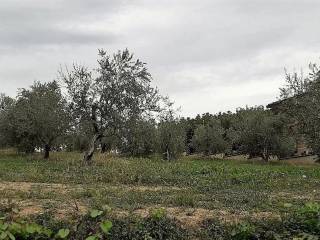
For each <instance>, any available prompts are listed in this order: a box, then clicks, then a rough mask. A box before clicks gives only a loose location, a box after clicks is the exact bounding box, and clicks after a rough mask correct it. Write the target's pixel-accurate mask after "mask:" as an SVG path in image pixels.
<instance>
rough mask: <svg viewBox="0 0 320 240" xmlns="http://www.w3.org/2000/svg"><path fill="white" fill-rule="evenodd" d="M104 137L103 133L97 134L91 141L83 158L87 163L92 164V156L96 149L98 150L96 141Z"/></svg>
mask: <svg viewBox="0 0 320 240" xmlns="http://www.w3.org/2000/svg"><path fill="white" fill-rule="evenodd" d="M101 138H102V135H101V134H95V135H94V136H93V137H92V139H91V142H90V145H89V149H88V150H87V151H86V152H85V154H84V156H83V160H84V162H85V163H86V164H88V165H90V164H91V163H92V157H93V154H94V151H95V150H96V143H97V142H98V141H99V140H100V139H101Z"/></svg>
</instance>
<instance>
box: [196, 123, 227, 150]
mask: <svg viewBox="0 0 320 240" xmlns="http://www.w3.org/2000/svg"><path fill="white" fill-rule="evenodd" d="M224 135H225V131H224V128H223V127H222V125H221V121H220V120H218V119H212V120H211V121H209V123H208V124H205V125H199V126H198V127H197V128H196V130H195V134H194V136H193V139H192V142H193V146H194V147H195V149H196V151H197V152H201V153H203V154H205V155H209V154H217V153H224V152H225V150H226V149H227V148H228V142H227V141H226V140H225V138H224Z"/></svg>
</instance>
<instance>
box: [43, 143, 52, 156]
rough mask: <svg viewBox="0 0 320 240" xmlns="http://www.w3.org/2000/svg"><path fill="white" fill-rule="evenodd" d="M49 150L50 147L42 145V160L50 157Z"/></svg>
mask: <svg viewBox="0 0 320 240" xmlns="http://www.w3.org/2000/svg"><path fill="white" fill-rule="evenodd" d="M50 150H51V147H50V145H49V144H45V145H44V156H43V157H44V159H48V158H49V155H50Z"/></svg>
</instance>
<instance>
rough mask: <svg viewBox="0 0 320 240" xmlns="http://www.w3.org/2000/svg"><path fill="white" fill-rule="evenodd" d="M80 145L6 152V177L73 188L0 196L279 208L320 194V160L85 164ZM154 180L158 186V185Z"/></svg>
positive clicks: (2, 177)
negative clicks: (44, 152) (43, 152)
mask: <svg viewBox="0 0 320 240" xmlns="http://www.w3.org/2000/svg"><path fill="white" fill-rule="evenodd" d="M79 159H81V155H80V154H78V153H54V154H52V156H51V159H50V160H42V159H41V158H40V157H39V156H37V155H36V156H32V157H30V156H23V155H17V154H15V153H12V152H1V153H0V182H6V181H10V182H31V183H49V184H52V183H59V184H66V185H67V186H68V189H69V190H68V192H67V193H64V192H63V191H59V190H57V191H50V189H49V190H45V189H44V188H43V187H41V186H36V185H35V186H32V188H31V189H30V190H29V191H21V190H11V191H9V190H8V189H2V190H1V188H0V200H1V198H3V199H4V198H6V199H10V198H12V199H19V200H25V199H29V200H30V199H33V200H55V201H57V202H58V204H57V206H58V205H59V204H60V203H61V202H70V201H73V200H79V201H81V202H84V203H85V204H87V205H89V206H101V205H103V204H108V205H110V206H112V207H114V208H118V209H127V210H134V209H137V208H144V207H152V206H163V207H187V208H204V209H209V210H215V209H219V210H227V211H229V212H239V211H246V212H259V211H268V212H274V213H277V212H280V211H283V209H284V207H283V206H284V205H286V204H287V203H291V204H293V206H302V205H303V204H305V203H306V202H308V201H313V202H318V201H320V191H319V186H320V167H319V166H317V165H312V166H303V165H301V166H294V165H288V164H286V163H283V162H281V163H269V164H265V163H259V162H258V163H249V162H243V161H233V160H211V159H202V158H199V159H197V158H192V157H185V158H183V159H180V160H177V161H172V162H165V161H162V160H160V159H156V158H155V159H142V158H141V159H140V158H117V157H110V156H109V157H108V156H103V155H96V160H97V161H96V163H95V164H94V165H92V166H83V165H82V164H81V161H79ZM154 188H155V189H154Z"/></svg>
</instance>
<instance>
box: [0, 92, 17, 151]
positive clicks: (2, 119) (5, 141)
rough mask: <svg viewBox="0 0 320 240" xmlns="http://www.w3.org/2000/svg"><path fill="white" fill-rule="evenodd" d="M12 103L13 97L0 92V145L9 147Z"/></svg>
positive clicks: (10, 144)
mask: <svg viewBox="0 0 320 240" xmlns="http://www.w3.org/2000/svg"><path fill="white" fill-rule="evenodd" d="M14 104H15V100H14V99H13V98H11V97H8V96H6V95H5V94H0V147H10V146H12V144H13V136H12V134H11V133H12V131H11V127H12V125H11V119H12V108H13V107H14Z"/></svg>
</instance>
